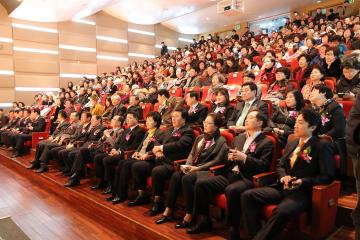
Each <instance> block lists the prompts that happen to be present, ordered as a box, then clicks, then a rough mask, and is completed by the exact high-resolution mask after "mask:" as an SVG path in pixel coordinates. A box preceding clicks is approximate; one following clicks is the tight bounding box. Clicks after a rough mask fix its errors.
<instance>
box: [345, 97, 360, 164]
mask: <svg viewBox="0 0 360 240" xmlns="http://www.w3.org/2000/svg"><path fill="white" fill-rule="evenodd" d="M346 146H347V151H348V154H349V156H350V157H351V158H352V159H353V160H356V159H358V154H360V94H358V95H357V97H356V101H355V104H354V107H353V108H352V109H351V111H350V114H349V118H348V120H347V125H346Z"/></svg>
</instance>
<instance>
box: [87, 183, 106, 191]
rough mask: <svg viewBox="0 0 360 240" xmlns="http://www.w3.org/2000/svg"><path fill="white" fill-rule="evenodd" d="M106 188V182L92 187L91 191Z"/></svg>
mask: <svg viewBox="0 0 360 240" xmlns="http://www.w3.org/2000/svg"><path fill="white" fill-rule="evenodd" d="M104 187H105V183H104V182H99V183H98V184H96V185H94V186H91V187H90V189H91V190H96V189H102V188H104Z"/></svg>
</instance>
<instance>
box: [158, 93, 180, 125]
mask: <svg viewBox="0 0 360 240" xmlns="http://www.w3.org/2000/svg"><path fill="white" fill-rule="evenodd" d="M158 102H159V109H158V112H159V113H160V115H161V118H162V123H163V124H164V125H171V114H172V112H173V111H174V109H176V108H180V107H182V106H183V103H184V102H183V100H182V98H181V100H180V101H178V100H177V98H176V97H175V96H171V97H170V93H169V91H168V90H167V89H160V90H159V92H158Z"/></svg>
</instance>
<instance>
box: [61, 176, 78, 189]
mask: <svg viewBox="0 0 360 240" xmlns="http://www.w3.org/2000/svg"><path fill="white" fill-rule="evenodd" d="M79 184H80V180H79V179H77V178H72V179H70V180H69V181H68V182H67V183H65V184H64V186H65V187H75V186H77V185H79Z"/></svg>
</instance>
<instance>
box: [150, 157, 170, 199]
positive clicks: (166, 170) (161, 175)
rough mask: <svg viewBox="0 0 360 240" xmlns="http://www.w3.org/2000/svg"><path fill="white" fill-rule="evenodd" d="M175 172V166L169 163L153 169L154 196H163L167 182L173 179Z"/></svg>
mask: <svg viewBox="0 0 360 240" xmlns="http://www.w3.org/2000/svg"><path fill="white" fill-rule="evenodd" d="M173 172H174V167H173V165H171V164H167V163H164V164H162V165H158V166H156V167H154V168H153V169H152V171H151V177H152V190H153V195H154V196H162V195H163V194H164V189H165V183H166V180H168V179H170V178H171V175H172V174H173Z"/></svg>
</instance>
